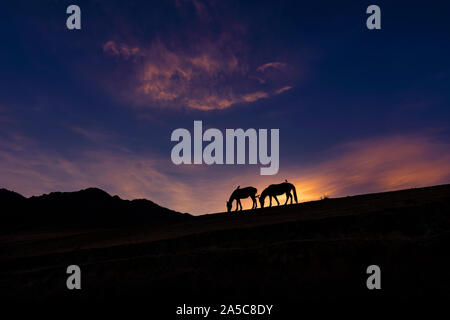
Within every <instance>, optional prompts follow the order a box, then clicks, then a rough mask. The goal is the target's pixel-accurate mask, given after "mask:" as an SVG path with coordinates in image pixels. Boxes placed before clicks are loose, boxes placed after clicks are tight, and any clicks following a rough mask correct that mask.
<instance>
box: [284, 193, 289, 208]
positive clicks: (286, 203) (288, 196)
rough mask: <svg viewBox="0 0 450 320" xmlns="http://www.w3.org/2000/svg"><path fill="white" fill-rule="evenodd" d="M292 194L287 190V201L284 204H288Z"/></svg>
mask: <svg viewBox="0 0 450 320" xmlns="http://www.w3.org/2000/svg"><path fill="white" fill-rule="evenodd" d="M290 195H291V194H290V193H289V192H286V202H285V203H284V205H287V203H288V201H289V196H290Z"/></svg>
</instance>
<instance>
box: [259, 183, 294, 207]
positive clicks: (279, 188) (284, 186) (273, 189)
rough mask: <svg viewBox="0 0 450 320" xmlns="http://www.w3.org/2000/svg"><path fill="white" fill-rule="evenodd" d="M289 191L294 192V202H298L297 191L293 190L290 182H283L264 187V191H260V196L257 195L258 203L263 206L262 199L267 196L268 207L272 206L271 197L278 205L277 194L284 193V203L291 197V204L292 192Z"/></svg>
mask: <svg viewBox="0 0 450 320" xmlns="http://www.w3.org/2000/svg"><path fill="white" fill-rule="evenodd" d="M291 191H293V193H294V199H295V203H298V201H297V191H296V190H295V186H294V185H293V184H292V183H289V182H287V180H285V182H283V183H280V184H271V185H270V186H268V187H267V188H265V189H264V191H263V192H262V193H261V196H260V197H259V203H260V204H261V208H264V199H265V198H266V197H269V200H270V205H269V206H270V207H271V206H272V197H273V198H275V200H276V201H277V203H278V205H280V202H279V201H278V198H277V196H279V195H282V194H283V193H285V194H286V202H285V203H284V204H285V205H286V204H287V203H288V201H289V199H291V204H292V194H291Z"/></svg>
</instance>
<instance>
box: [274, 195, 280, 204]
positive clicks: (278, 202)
mask: <svg viewBox="0 0 450 320" xmlns="http://www.w3.org/2000/svg"><path fill="white" fill-rule="evenodd" d="M274 198H275V200H277V204H278V205H280V201H278V198H277V196H274Z"/></svg>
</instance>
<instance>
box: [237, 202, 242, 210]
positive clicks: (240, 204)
mask: <svg viewBox="0 0 450 320" xmlns="http://www.w3.org/2000/svg"><path fill="white" fill-rule="evenodd" d="M238 201H239V206H240V207H241V209H240V211H242V203H241V199H239V200H238Z"/></svg>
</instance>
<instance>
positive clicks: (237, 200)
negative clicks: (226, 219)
mask: <svg viewBox="0 0 450 320" xmlns="http://www.w3.org/2000/svg"><path fill="white" fill-rule="evenodd" d="M238 208H239V199H236V210H234V211H238Z"/></svg>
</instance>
